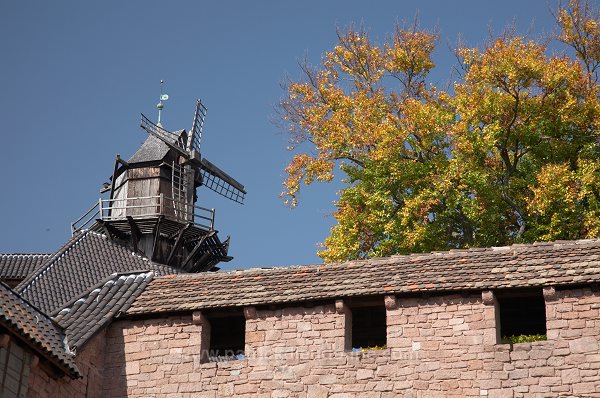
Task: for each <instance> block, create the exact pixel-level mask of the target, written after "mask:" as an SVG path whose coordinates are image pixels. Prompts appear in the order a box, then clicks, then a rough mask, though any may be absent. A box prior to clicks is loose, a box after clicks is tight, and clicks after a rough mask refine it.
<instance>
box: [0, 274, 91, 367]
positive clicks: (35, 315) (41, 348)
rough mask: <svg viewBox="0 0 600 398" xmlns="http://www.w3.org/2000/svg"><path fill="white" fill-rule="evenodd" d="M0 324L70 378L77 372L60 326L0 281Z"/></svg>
mask: <svg viewBox="0 0 600 398" xmlns="http://www.w3.org/2000/svg"><path fill="white" fill-rule="evenodd" d="M0 325H1V326H3V327H4V328H6V329H8V330H10V331H11V332H12V333H13V334H15V335H17V336H19V337H20V338H21V339H23V341H24V342H25V343H26V344H28V345H29V346H30V347H32V348H33V350H35V351H36V352H37V353H39V354H40V355H41V356H42V357H43V358H46V359H47V360H49V361H50V362H52V363H53V364H54V365H55V366H57V367H58V368H59V369H61V370H62V371H63V372H65V373H66V374H68V375H69V376H71V377H72V378H77V377H79V376H80V374H79V370H78V369H77V366H76V365H75V361H74V359H73V354H72V353H70V352H69V351H68V348H67V346H66V344H65V335H64V332H63V331H62V329H61V328H60V326H59V325H58V324H56V323H55V322H54V321H52V319H50V318H49V317H48V316H47V315H45V314H44V313H42V312H41V311H40V310H38V309H37V308H35V307H34V306H33V305H31V304H30V303H28V302H27V301H26V300H24V299H23V298H22V297H20V296H19V295H18V294H17V293H16V292H14V291H12V290H11V289H10V288H9V287H8V286H6V285H5V284H3V283H0Z"/></svg>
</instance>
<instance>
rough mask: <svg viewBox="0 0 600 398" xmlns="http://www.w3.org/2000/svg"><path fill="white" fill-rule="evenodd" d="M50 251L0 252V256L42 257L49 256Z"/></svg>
mask: <svg viewBox="0 0 600 398" xmlns="http://www.w3.org/2000/svg"><path fill="white" fill-rule="evenodd" d="M51 255H52V253H0V257H9V256H19V257H25V256H27V257H44V256H51Z"/></svg>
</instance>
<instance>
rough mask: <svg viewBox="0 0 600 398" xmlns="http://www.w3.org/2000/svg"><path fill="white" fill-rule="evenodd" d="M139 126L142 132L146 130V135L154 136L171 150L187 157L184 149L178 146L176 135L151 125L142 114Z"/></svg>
mask: <svg viewBox="0 0 600 398" xmlns="http://www.w3.org/2000/svg"><path fill="white" fill-rule="evenodd" d="M140 126H141V127H142V128H143V129H144V130H146V131H147V132H148V134H151V135H153V136H155V137H156V138H158V139H160V140H161V141H163V142H164V143H165V144H167V145H168V146H170V147H171V148H173V149H175V150H177V151H178V152H180V153H181V154H182V155H184V156H186V157H189V154H188V153H187V152H186V151H185V149H184V148H182V147H181V146H180V142H179V140H178V138H179V137H178V136H177V135H176V134H173V133H171V132H169V131H167V130H165V129H163V128H162V127H160V126H157V125H156V124H154V123H152V122H151V121H150V120H149V119H148V118H147V117H146V116H144V114H143V113H142V121H141V124H140Z"/></svg>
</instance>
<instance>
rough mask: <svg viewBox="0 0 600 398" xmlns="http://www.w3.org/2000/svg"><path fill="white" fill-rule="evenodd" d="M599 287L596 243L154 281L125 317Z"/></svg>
mask: <svg viewBox="0 0 600 398" xmlns="http://www.w3.org/2000/svg"><path fill="white" fill-rule="evenodd" d="M593 282H600V240H580V241H569V242H552V243H537V244H532V245H513V246H508V247H494V248H487V249H470V250H456V251H449V252H439V253H429V254H418V255H407V256H392V257H388V258H377V259H371V260H362V261H353V262H347V263H340V264H331V265H310V266H296V267H282V268H272V269H250V270H245V271H233V272H211V273H200V274H188V275H173V276H166V277H160V278H155V279H154V280H153V281H152V282H151V283H150V285H149V286H148V287H147V288H146V290H145V291H144V292H143V293H142V294H141V295H140V297H139V298H138V299H137V300H136V301H135V302H134V303H133V305H132V306H131V307H130V308H129V310H127V314H144V313H160V312H172V311H188V310H195V309H203V308H218V307H239V306H247V305H261V304H276V303H289V302H301V301H307V300H320V299H334V298H341V297H352V296H368V295H384V294H403V293H414V292H432V291H460V290H483V289H502V288H514V287H533V286H545V285H571V284H584V283H593Z"/></svg>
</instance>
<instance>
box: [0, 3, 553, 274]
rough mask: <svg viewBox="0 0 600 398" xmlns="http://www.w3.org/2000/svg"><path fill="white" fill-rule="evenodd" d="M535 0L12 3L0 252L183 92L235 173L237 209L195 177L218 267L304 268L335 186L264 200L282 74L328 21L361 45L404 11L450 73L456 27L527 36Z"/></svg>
mask: <svg viewBox="0 0 600 398" xmlns="http://www.w3.org/2000/svg"><path fill="white" fill-rule="evenodd" d="M554 6H555V4H554V3H552V2H550V3H549V2H547V1H546V0H527V1H523V0H521V1H512V0H510V1H501V2H500V1H482V0H469V1H441V0H440V1H425V0H421V1H378V2H365V1H302V2H299V1H298V2H290V1H262V2H259V1H220V2H193V1H170V2H166V1H103V2H81V1H12V0H7V1H4V2H2V4H1V5H0V50H1V62H0V78H1V79H2V82H1V84H0V87H1V88H0V121H1V123H2V127H1V128H2V133H1V134H2V144H1V146H0V150H1V159H2V167H1V168H0V179H1V182H2V187H3V188H2V191H1V192H2V194H1V195H0V252H4V253H15V252H50V251H54V250H56V249H57V248H59V247H60V245H62V244H63V243H64V242H65V241H66V240H67V239H68V238H69V236H70V230H69V228H70V222H71V221H72V220H74V219H76V218H77V217H78V216H79V215H80V214H82V213H83V212H84V211H85V210H87V209H88V208H89V207H90V206H91V205H92V204H93V203H94V202H95V201H97V200H98V197H99V193H98V190H99V188H100V186H101V185H102V183H103V182H104V181H106V180H107V178H108V177H109V175H110V174H111V173H112V167H113V162H114V156H115V154H117V153H119V154H120V155H121V156H122V157H124V158H128V157H129V156H131V155H132V154H133V152H134V151H135V150H136V148H137V147H138V146H139V145H140V144H141V142H143V140H144V139H145V137H146V134H145V132H144V131H143V130H142V129H140V128H139V127H138V126H139V114H140V113H141V112H143V113H144V114H146V115H147V116H149V117H151V119H155V118H156V110H155V105H156V103H157V100H158V95H159V81H160V80H161V79H164V80H165V92H166V93H168V94H169V96H170V99H169V101H168V102H167V103H166V107H165V111H164V114H163V122H164V123H163V125H164V126H165V127H166V128H168V129H171V130H176V129H181V128H186V129H189V128H190V126H191V122H192V116H193V108H194V103H195V99H196V98H201V99H202V100H203V102H204V103H205V105H206V106H207V107H208V116H207V120H206V124H205V128H204V135H203V154H202V155H203V156H205V157H206V158H208V159H209V160H210V161H212V162H213V163H215V164H217V165H218V166H219V167H221V168H222V169H223V170H225V171H227V172H228V173H229V174H231V175H232V176H234V177H235V178H236V179H238V180H239V181H240V182H242V183H243V184H244V185H245V186H246V188H247V191H248V196H247V199H246V204H245V205H243V206H240V205H237V204H235V203H233V202H230V201H228V200H226V199H224V198H222V197H220V196H218V195H216V194H214V193H213V192H212V191H209V190H207V189H206V188H200V190H199V192H198V196H199V201H198V204H199V205H200V206H205V207H214V208H216V209H217V210H216V211H217V213H216V225H217V229H218V230H219V231H220V235H221V236H227V235H231V237H232V238H231V246H230V254H231V255H233V256H234V257H235V259H234V260H233V261H232V262H230V263H228V264H222V268H224V269H231V268H247V267H259V266H276V265H292V264H309V263H318V262H320V259H319V258H318V257H317V256H316V255H315V253H316V251H317V245H318V243H319V242H322V241H323V239H324V238H325V237H326V236H327V234H328V231H329V228H330V227H331V225H332V224H333V222H334V220H333V218H332V217H330V216H329V214H330V213H331V212H332V211H333V210H334V206H333V202H334V200H335V198H336V191H337V190H338V189H339V188H340V187H341V185H340V184H339V183H337V184H336V183H334V184H329V185H324V184H321V185H313V186H311V188H310V189H308V190H305V191H304V192H303V193H302V196H301V202H300V205H299V207H298V208H296V209H293V210H290V209H288V208H286V207H285V206H284V205H283V201H282V199H280V198H279V197H278V194H279V192H280V191H281V190H282V186H281V182H282V180H283V178H284V173H283V169H284V167H285V165H286V163H287V162H288V161H289V159H290V156H291V155H290V153H288V152H287V151H286V150H285V148H286V146H287V141H286V135H285V132H284V131H282V130H281V129H280V128H279V127H278V126H277V125H276V124H274V123H273V119H274V118H275V117H276V114H275V110H274V109H275V106H276V104H277V103H278V101H279V99H280V98H281V97H282V96H283V94H284V92H283V90H282V89H281V87H280V84H281V83H282V82H283V81H284V80H285V78H286V76H290V77H292V78H298V77H300V72H299V68H298V66H297V65H298V61H299V60H300V59H302V58H303V57H304V56H305V55H307V57H308V59H309V60H310V61H311V62H312V63H317V62H318V61H319V60H320V58H321V54H323V53H324V52H325V51H327V50H329V49H331V48H332V47H333V46H334V45H335V41H336V27H342V28H343V27H345V26H347V25H349V24H351V23H354V24H363V25H364V26H365V28H366V29H367V30H368V31H369V32H370V34H371V37H372V38H374V39H376V40H382V39H384V38H385V37H386V36H387V35H388V34H389V33H390V32H392V30H393V27H394V23H395V21H397V20H398V21H402V20H409V21H410V20H412V19H413V17H414V16H415V14H416V13H417V12H418V13H419V16H420V20H421V25H422V26H423V27H424V28H429V29H431V28H433V27H437V29H438V30H439V32H440V34H441V40H440V43H439V47H438V50H437V51H436V53H435V58H434V61H435V62H436V64H437V68H436V70H435V71H434V73H433V74H432V82H433V83H434V84H436V85H438V86H444V85H445V84H447V83H448V82H449V81H451V70H452V66H453V65H454V63H455V59H454V56H453V55H452V53H451V51H450V50H449V46H452V45H453V43H455V42H456V40H457V38H458V37H459V35H460V36H461V37H462V40H463V41H464V42H465V43H467V44H468V45H471V46H481V45H483V44H484V43H485V41H486V39H487V38H489V37H490V36H489V34H490V33H489V32H490V30H492V31H494V32H500V31H502V29H503V28H504V27H505V26H507V25H509V24H511V23H513V22H514V23H515V25H516V27H517V30H518V31H519V32H521V33H528V32H529V33H530V35H531V36H532V37H539V36H543V35H548V34H549V33H550V32H551V31H552V30H553V29H554V21H553V19H552V16H551V14H550V12H549V7H554Z"/></svg>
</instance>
